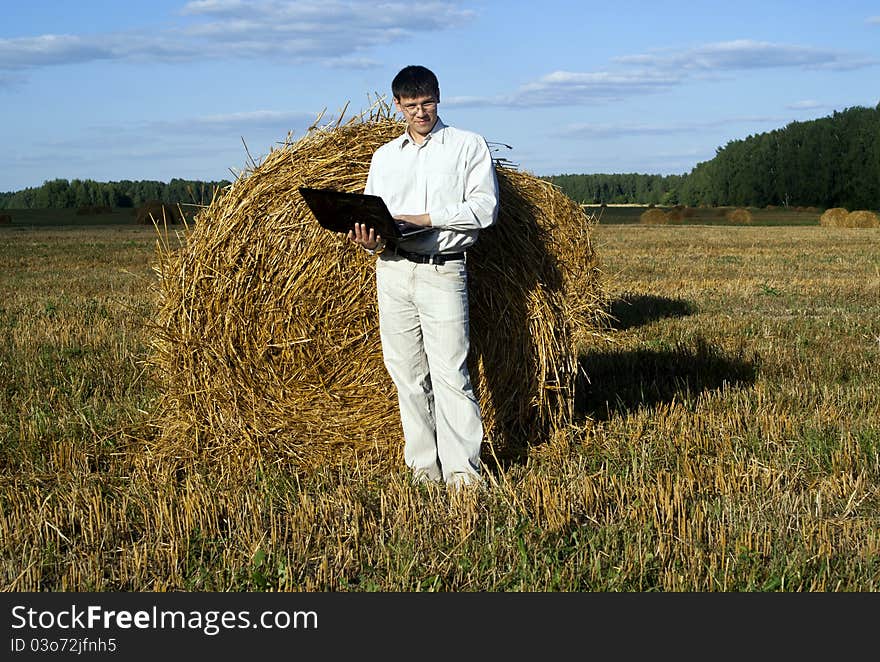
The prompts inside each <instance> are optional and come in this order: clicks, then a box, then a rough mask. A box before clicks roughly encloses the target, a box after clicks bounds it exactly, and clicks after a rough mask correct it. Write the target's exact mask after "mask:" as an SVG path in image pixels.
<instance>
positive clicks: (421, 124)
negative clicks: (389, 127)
mask: <svg viewBox="0 0 880 662" xmlns="http://www.w3.org/2000/svg"><path fill="white" fill-rule="evenodd" d="M437 101H438V99H437V98H436V97H435V96H434V95H429V96H419V97H401V98H400V99H398V98H395V99H394V105H395V107H396V108H397V110H398V111H399V112H400V113H401V114H402V115H403V119H404V120H405V121H406V128H407V130H408V131H409V132H410V134H412V136H413V138H415V139H416V140H419V138H420V137H421V138H422V139H423V138H424V137H425V136H427V135H428V134H429V133H431V129H433V128H434V123H435V122H436V121H437Z"/></svg>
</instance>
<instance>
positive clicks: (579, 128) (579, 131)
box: [555, 116, 786, 140]
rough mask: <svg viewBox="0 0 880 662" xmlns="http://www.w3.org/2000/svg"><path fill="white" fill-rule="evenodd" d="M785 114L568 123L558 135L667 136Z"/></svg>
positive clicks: (779, 119) (765, 122) (771, 119)
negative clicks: (669, 121) (665, 121)
mask: <svg viewBox="0 0 880 662" xmlns="http://www.w3.org/2000/svg"><path fill="white" fill-rule="evenodd" d="M785 121H786V119H785V118H782V117H762V116H755V117H727V118H720V119H717V120H712V121H707V122H684V123H675V124H631V123H618V124H614V123H610V124H608V123H606V124H587V123H582V124H569V125H567V126H565V127H562V128H561V129H560V130H559V131H558V132H557V133H556V134H555V135H557V136H561V137H568V138H589V139H594V140H599V139H614V138H627V137H632V136H666V135H676V134H692V133H696V132H699V131H707V130H712V129H717V128H719V127H726V126H732V125H735V124H746V125H753V126H754V125H768V124H769V125H775V124H778V123H781V122H785Z"/></svg>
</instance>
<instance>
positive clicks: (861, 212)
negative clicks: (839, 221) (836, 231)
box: [843, 209, 880, 228]
mask: <svg viewBox="0 0 880 662" xmlns="http://www.w3.org/2000/svg"><path fill="white" fill-rule="evenodd" d="M843 227H845V228H877V227H880V216H878V215H877V214H876V213H875V212H872V211H868V210H866V209H858V210H856V211H851V212H850V213H849V214H847V215H846V218H845V219H844V221H843Z"/></svg>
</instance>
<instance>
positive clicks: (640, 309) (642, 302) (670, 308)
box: [609, 294, 697, 331]
mask: <svg viewBox="0 0 880 662" xmlns="http://www.w3.org/2000/svg"><path fill="white" fill-rule="evenodd" d="M609 312H610V313H611V316H612V318H613V319H612V327H613V328H614V329H617V330H618V331H625V330H626V329H631V328H633V327H637V326H642V325H643V324H648V323H649V322H653V321H655V320H658V319H663V318H664V317H685V316H687V315H693V314H694V313H695V312H697V309H696V306H694V305H693V304H692V303H690V302H689V301H685V300H683V299H669V298H667V297H658V296H653V295H651V294H624V295H623V296H621V297H619V298H617V299H615V300H614V301H612V302H611V307H610V310H609Z"/></svg>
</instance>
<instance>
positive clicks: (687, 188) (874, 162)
mask: <svg viewBox="0 0 880 662" xmlns="http://www.w3.org/2000/svg"><path fill="white" fill-rule="evenodd" d="M544 179H547V180H549V181H551V182H552V183H554V184H556V185H558V186H559V187H560V189H561V190H562V191H563V192H564V193H565V194H567V195H568V196H569V197H571V198H572V199H573V200H575V201H577V202H580V203H586V204H602V203H605V204H615V203H636V204H658V205H667V204H668V205H674V204H684V205H690V206H698V205H733V206H743V207H745V206H749V207H765V206H767V205H779V206H805V207H807V206H815V207H824V208H826V209H827V208H830V207H846V208H847V209H878V208H880V104H877V107H876V108H866V107H863V106H854V107H852V108H847V109H845V110H843V111H839V112H837V111H836V112H834V114H833V115H830V116H828V117H823V118H820V119H816V120H810V121H806V122H791V123H790V124H788V125H786V126H785V127H783V128H781V129H777V130H774V131H769V132H766V133H760V134H756V135H751V136H748V137H747V138H744V139H741V140H732V141H730V142H728V143H727V145H725V146H724V147H719V148H718V149H717V150H716V153H715V156H714V158H712V159H711V160H709V161H704V162H702V163H698V164H697V165H696V166H695V167H694V168H693V169H692V170H691V171H690V173H687V174H682V175H654V174H641V173H622V174H621V173H617V174H614V173H610V174H562V175H550V176H548V177H545V178H544ZM229 184H230V182H229V181H227V180H221V181H216V182H203V181H194V180H184V179H172V180H171V181H170V182H168V183H167V184H166V183H164V182H159V181H152V180H143V181H129V180H124V181H118V182H96V181H93V180H90V179H74V180H71V181H68V180H66V179H54V180H51V181H47V182H45V183H43V185H42V186H38V187H33V188H26V189H23V190H21V191H14V192H9V193H0V209H45V208H58V207H85V206H106V207H140V206H142V205H143V204H144V203H145V202H147V201H149V200H159V201H161V202H166V203H194V204H209V203H210V202H211V200H212V198H213V195H214V191H215V190H216V189H217V188H222V187H225V186H228V185H229Z"/></svg>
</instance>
